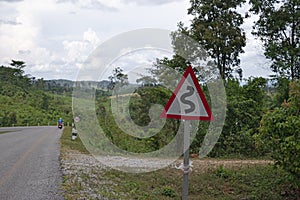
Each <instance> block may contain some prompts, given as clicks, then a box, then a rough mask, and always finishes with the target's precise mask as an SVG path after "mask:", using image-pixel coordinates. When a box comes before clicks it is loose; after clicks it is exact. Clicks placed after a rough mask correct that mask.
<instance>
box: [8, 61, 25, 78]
mask: <svg viewBox="0 0 300 200" xmlns="http://www.w3.org/2000/svg"><path fill="white" fill-rule="evenodd" d="M10 65H11V66H12V67H14V68H16V74H15V75H16V76H18V77H20V76H22V75H23V73H24V70H23V69H24V68H25V67H26V65H25V62H24V61H19V60H11V63H10Z"/></svg>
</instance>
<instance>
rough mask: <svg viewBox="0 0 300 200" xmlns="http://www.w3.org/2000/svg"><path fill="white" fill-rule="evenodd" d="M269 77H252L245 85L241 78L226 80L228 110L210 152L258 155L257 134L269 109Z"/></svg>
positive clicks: (236, 155) (216, 154) (213, 154)
mask: <svg viewBox="0 0 300 200" xmlns="http://www.w3.org/2000/svg"><path fill="white" fill-rule="evenodd" d="M265 86H266V80H265V79H263V78H250V79H249V80H248V83H247V84H245V85H243V86H241V85H240V84H239V82H238V81H237V80H233V79H229V80H228V81H227V82H226V95H227V112H226V119H225V125H224V127H223V131H222V134H221V136H220V138H219V140H218V142H217V144H216V146H215V147H214V149H213V150H212V152H211V153H210V154H209V156H212V157H215V156H233V157H244V156H248V157H256V156H260V155H262V154H263V153H262V152H259V150H258V149H257V147H256V144H255V138H254V135H255V134H256V133H257V132H258V128H259V123H260V120H261V118H262V115H263V114H264V113H265V110H266V107H265V101H266V93H265V92H264V89H265Z"/></svg>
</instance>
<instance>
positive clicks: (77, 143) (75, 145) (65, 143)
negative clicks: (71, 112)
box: [60, 126, 88, 154]
mask: <svg viewBox="0 0 300 200" xmlns="http://www.w3.org/2000/svg"><path fill="white" fill-rule="evenodd" d="M71 137H72V127H71V126H67V127H64V129H63V132H62V135H61V139H60V141H61V148H62V149H64V150H63V152H64V151H65V150H77V151H79V152H81V153H86V154H87V153H88V151H87V150H86V148H85V147H84V145H83V144H82V142H81V140H80V137H79V136H77V138H76V140H71Z"/></svg>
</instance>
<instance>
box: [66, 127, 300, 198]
mask: <svg viewBox="0 0 300 200" xmlns="http://www.w3.org/2000/svg"><path fill="white" fill-rule="evenodd" d="M70 132H71V129H69V128H68V127H66V128H65V129H64V131H63V135H62V149H63V151H68V150H78V151H80V152H82V153H87V151H86V150H85V148H84V146H83V145H82V143H81V141H80V140H79V139H78V140H76V141H71V133H70ZM182 175H183V174H182V172H181V171H180V170H176V169H171V168H165V169H161V170H158V171H155V172H150V173H142V174H131V173H124V172H120V171H116V170H110V169H107V170H98V169H96V168H89V169H83V170H79V171H78V172H77V173H76V175H68V176H64V184H63V185H64V187H63V188H64V191H65V193H66V195H65V197H66V199H98V198H100V197H101V198H102V197H105V199H124V200H131V199H138V200H143V199H151V200H152V199H154V200H155V199H159V200H168V199H181V190H182ZM296 193H297V191H296V189H295V188H294V186H293V183H292V182H291V181H289V179H288V178H287V174H286V173H285V172H284V171H282V170H279V169H275V168H274V167H273V165H270V164H265V165H254V166H253V165H251V166H250V165H245V166H242V167H238V168H232V167H224V166H219V167H217V168H214V169H213V168H209V167H208V169H206V170H205V171H203V170H202V169H194V171H193V172H192V173H191V174H190V176H189V200H196V199H197V200H199V199H200V200H201V199H209V200H227V199H228V200H229V199H230V200H269V199H276V200H293V199H295V200H296V199H297V194H296Z"/></svg>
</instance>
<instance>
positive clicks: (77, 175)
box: [61, 150, 273, 199]
mask: <svg viewBox="0 0 300 200" xmlns="http://www.w3.org/2000/svg"><path fill="white" fill-rule="evenodd" d="M98 159H100V160H101V159H104V160H106V161H109V160H111V161H112V163H110V166H113V167H114V168H118V167H128V168H131V167H140V168H142V169H143V170H144V169H145V168H148V169H149V171H151V170H152V171H153V169H154V168H156V167H157V166H160V165H161V164H162V162H165V160H163V159H156V160H155V159H151V160H148V162H147V160H145V159H133V158H125V157H120V156H111V157H109V158H108V157H105V158H98ZM191 161H192V169H193V171H192V173H205V172H207V171H212V170H214V169H216V168H218V167H220V166H223V167H224V168H237V169H239V168H242V167H249V166H256V165H266V164H272V163H273V161H270V160H234V159H226V160H224V159H207V158H206V159H201V160H200V159H198V158H191ZM181 163H182V159H178V160H176V161H175V162H174V163H172V164H171V165H169V166H167V167H166V168H164V169H163V170H171V171H172V170H173V171H175V172H176V174H181V173H182V172H181V170H179V169H177V168H179V167H180V164H181ZM61 166H62V171H63V175H64V177H65V182H64V184H63V185H64V187H65V188H68V187H71V186H72V187H74V188H73V192H72V194H67V195H66V199H72V198H76V199H106V198H104V197H103V196H102V194H103V193H104V194H109V193H113V192H114V191H111V190H110V188H109V185H113V184H115V183H114V180H112V179H111V177H110V178H107V177H106V176H105V175H106V174H107V172H109V171H111V170H112V169H111V168H110V167H107V166H105V165H103V164H102V163H101V162H99V161H98V160H97V159H96V158H94V157H93V156H91V155H90V154H83V153H80V152H79V151H76V150H67V151H64V152H63V153H62V155H61ZM113 171H116V170H113ZM116 178H118V177H116ZM69 189H70V188H69Z"/></svg>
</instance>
